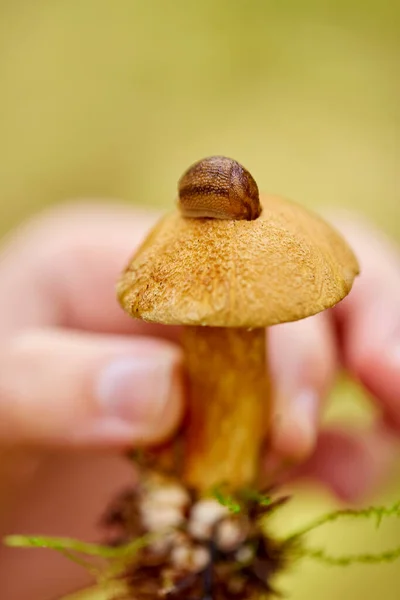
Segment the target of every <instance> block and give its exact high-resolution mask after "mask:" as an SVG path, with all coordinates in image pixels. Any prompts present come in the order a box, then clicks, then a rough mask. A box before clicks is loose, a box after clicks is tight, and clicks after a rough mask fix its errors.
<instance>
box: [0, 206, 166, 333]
mask: <svg viewBox="0 0 400 600" xmlns="http://www.w3.org/2000/svg"><path fill="white" fill-rule="evenodd" d="M157 218H158V213H150V212H147V211H146V212H144V211H139V210H137V209H132V208H130V207H128V206H123V205H118V204H113V205H112V206H110V205H106V204H101V203H93V204H88V203H86V204H79V205H78V204H75V205H74V204H71V205H67V206H65V207H62V208H58V209H56V210H53V211H50V212H48V213H46V214H45V215H44V216H41V217H40V218H37V219H35V220H34V221H33V222H30V223H28V224H27V225H25V226H23V227H22V228H21V229H20V230H19V231H18V232H17V233H16V234H15V235H14V236H13V237H12V239H10V240H9V241H8V243H7V244H6V245H5V246H4V248H3V251H2V253H1V255H0V298H1V305H2V310H1V311H0V335H1V336H2V337H3V338H4V337H5V336H6V335H9V334H10V333H12V332H13V331H16V330H17V329H19V330H22V329H25V328H28V327H37V326H39V325H62V326H67V327H74V328H77V329H85V330H89V331H99V332H104V333H133V332H135V333H139V334H140V333H146V334H155V335H163V336H168V337H170V338H173V337H174V336H175V328H173V327H168V328H167V327H165V328H162V327H160V326H149V325H146V324H144V323H142V322H141V321H138V320H133V319H131V318H130V317H128V316H127V315H126V314H125V313H124V312H123V311H122V309H121V308H120V306H119V305H118V302H117V299H116V293H115V285H116V282H117V279H118V277H119V275H120V273H121V271H122V269H123V268H124V267H125V265H126V264H127V262H128V259H129V258H130V256H131V255H132V253H133V252H134V251H135V249H136V248H137V246H138V245H139V244H140V243H141V241H142V239H143V238H144V237H145V236H146V235H147V233H148V230H149V228H150V227H152V226H153V224H154V222H155V221H156V219H157Z"/></svg>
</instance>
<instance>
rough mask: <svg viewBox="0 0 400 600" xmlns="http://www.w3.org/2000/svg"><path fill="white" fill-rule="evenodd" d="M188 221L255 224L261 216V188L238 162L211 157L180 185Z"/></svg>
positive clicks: (188, 173)
mask: <svg viewBox="0 0 400 600" xmlns="http://www.w3.org/2000/svg"><path fill="white" fill-rule="evenodd" d="M178 191H179V199H178V205H179V208H180V211H181V213H182V215H183V216H184V217H208V218H212V219H233V220H247V221H252V220H253V219H256V218H257V217H259V216H260V214H261V204H260V199H259V193H258V187H257V184H256V182H255V181H254V179H253V177H252V176H251V175H250V173H249V172H248V171H247V170H246V169H245V168H244V167H242V165H240V164H239V163H238V162H236V160H233V159H231V158H226V157H225V156H210V157H208V158H203V159H202V160H200V161H198V162H196V163H195V164H193V165H192V166H191V167H189V169H188V170H187V171H186V172H185V173H184V174H183V175H182V177H181V178H180V180H179V183H178Z"/></svg>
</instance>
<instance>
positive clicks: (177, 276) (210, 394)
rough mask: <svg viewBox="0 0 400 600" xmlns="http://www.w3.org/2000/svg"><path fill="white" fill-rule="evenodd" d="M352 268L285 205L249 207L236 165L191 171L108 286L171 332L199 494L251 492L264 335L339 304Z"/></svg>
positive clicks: (347, 253) (328, 235) (331, 236)
mask: <svg viewBox="0 0 400 600" xmlns="http://www.w3.org/2000/svg"><path fill="white" fill-rule="evenodd" d="M358 272H359V268H358V264H357V260H356V258H355V256H354V254H353V252H352V251H351V249H350V248H349V246H348V245H347V243H346V241H345V240H344V239H343V238H342V237H341V235H339V233H338V232H337V231H336V230H335V229H333V228H332V227H331V226H330V225H328V224H327V223H326V222H325V221H324V220H322V219H321V218H320V217H319V216H316V215H314V214H312V213H311V212H309V211H308V210H306V209H305V208H303V207H301V206H299V205H298V204H296V203H294V202H291V201H289V200H286V199H283V198H280V197H277V196H272V195H265V196H263V197H262V199H261V201H260V200H259V195H258V188H257V185H256V183H255V181H254V179H253V178H252V177H251V175H250V174H249V173H248V172H247V171H246V170H245V169H244V168H243V167H242V166H241V165H239V163H237V162H236V161H233V160H231V159H228V158H225V157H210V158H207V159H203V160H202V161H199V162H198V163H196V164H195V165H193V166H192V167H190V168H189V169H188V171H187V172H186V173H185V174H184V175H183V177H182V178H181V180H180V184H179V200H178V210H175V211H174V212H172V213H170V214H167V215H166V216H165V217H164V218H162V219H161V221H160V222H159V223H158V224H157V225H156V226H155V227H154V229H153V230H152V232H151V233H150V234H149V236H148V237H147V239H146V240H145V241H144V242H143V244H142V245H141V247H140V248H139V249H138V250H137V251H136V253H135V255H134V257H133V258H132V260H131V262H130V264H129V266H128V267H127V268H126V270H125V272H124V273H123V275H122V277H121V279H120V281H119V283H118V297H119V301H120V303H121V305H122V307H123V308H124V309H125V310H126V311H127V312H128V313H129V314H130V315H131V316H132V317H135V318H139V319H143V320H144V321H149V322H156V323H164V324H166V325H181V326H183V331H182V344H183V349H184V355H185V364H186V371H187V377H188V386H189V391H188V393H189V408H188V420H187V427H186V428H185V432H184V436H185V452H184V465H183V472H182V473H181V474H180V476H182V477H183V479H184V481H185V482H186V484H187V485H189V486H191V487H194V488H195V489H196V490H197V491H198V492H199V493H201V494H203V493H206V492H207V491H209V490H210V489H211V488H213V486H215V485H219V484H221V483H224V484H229V485H230V487H231V488H232V489H240V488H243V487H247V486H256V485H257V475H258V470H259V461H260V454H261V448H262V446H263V441H264V439H265V435H266V431H267V430H268V422H269V413H270V410H271V407H270V404H271V402H270V398H271V386H270V381H269V377H268V368H267V350H266V348H267V337H266V328H268V327H270V326H271V325H277V324H278V323H285V322H288V321H297V320H298V319H303V318H305V317H309V316H311V315H314V314H316V313H319V312H320V311H323V310H325V309H327V308H329V307H332V306H334V305H335V304H337V303H338V302H339V301H340V300H342V299H343V298H344V297H345V296H346V295H347V294H348V293H349V292H350V290H351V287H352V284H353V281H354V278H355V276H356V275H357V274H358Z"/></svg>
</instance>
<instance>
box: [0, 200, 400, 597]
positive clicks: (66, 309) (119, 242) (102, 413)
mask: <svg viewBox="0 0 400 600" xmlns="http://www.w3.org/2000/svg"><path fill="white" fill-rule="evenodd" d="M156 217H157V215H151V214H149V213H145V212H138V211H132V210H130V209H128V208H126V207H111V206H110V207H108V206H106V205H93V206H90V205H85V206H70V207H67V208H64V209H61V210H60V209H58V210H56V211H53V212H51V213H49V214H47V215H45V216H43V217H41V218H38V219H36V220H35V221H34V222H33V223H30V224H28V225H27V226H26V227H24V228H22V229H21V230H20V231H19V232H17V234H16V235H15V236H14V237H13V238H11V239H10V240H9V241H8V243H7V244H6V245H5V247H4V249H3V254H2V259H1V260H0V298H1V301H0V305H1V311H0V337H1V347H0V372H1V374H2V375H1V381H0V440H1V442H0V497H1V510H0V524H1V525H2V530H3V533H15V532H24V533H30V532H32V533H37V532H40V533H43V534H46V533H48V534H56V535H69V536H76V537H80V538H87V539H93V537H95V536H96V534H98V532H97V531H96V523H97V522H98V518H99V516H100V514H101V512H102V511H103V510H104V507H105V505H106V504H107V502H108V501H109V499H110V498H111V497H112V496H113V495H114V494H115V492H116V491H118V490H119V489H120V488H121V487H123V486H124V484H127V483H129V482H131V479H132V473H131V471H130V467H129V465H127V464H126V461H124V460H123V459H122V458H121V456H120V454H121V452H120V451H121V450H122V449H124V448H128V447H129V446H131V445H136V446H139V445H141V446H143V445H151V444H153V443H155V442H157V441H160V440H161V439H163V438H165V437H168V436H170V435H172V434H173V431H174V429H175V427H176V426H177V425H178V423H179V420H180V416H181V414H182V408H183V404H184V394H183V387H182V381H181V354H180V349H179V346H178V344H177V339H178V337H177V333H178V332H177V330H176V329H175V328H171V327H162V326H153V325H148V324H144V323H142V322H135V321H132V320H131V319H130V318H128V317H127V316H126V315H125V314H124V313H123V312H122V310H120V309H119V307H118V305H117V303H116V300H115V293H114V283H115V280H116V278H117V276H118V274H119V272H120V270H121V267H122V266H123V265H124V264H125V263H126V261H127V259H128V257H129V256H130V254H131V253H132V251H133V249H134V247H135V246H136V245H137V244H138V243H139V242H140V240H141V239H142V238H143V237H144V236H145V235H146V233H147V230H148V228H149V226H150V225H151V224H152V223H153V222H154V220H155V218H156ZM339 227H340V228H341V229H342V231H343V232H344V233H345V235H346V237H347V239H348V240H349V242H350V244H351V245H352V246H353V247H354V249H355V251H356V253H357V255H358V256H359V258H360V262H361V266H362V276H361V277H360V279H359V281H357V282H356V284H355V287H354V290H353V291H352V293H351V295H350V296H349V298H348V299H346V300H345V301H343V302H342V303H341V304H340V305H339V306H338V307H336V308H335V309H334V310H332V311H327V312H326V313H323V314H322V315H318V316H317V317H312V318H310V319H306V320H304V321H301V322H298V323H295V324H287V325H281V326H279V327H276V328H272V330H271V332H270V336H271V362H272V372H273V380H274V387H275V400H274V402H275V403H274V414H275V417H274V419H273V429H272V438H271V439H272V453H271V456H270V457H269V458H267V461H266V462H267V464H268V463H270V464H271V462H274V463H275V464H276V463H277V462H278V463H279V462H281V461H282V460H283V461H285V460H287V459H289V460H290V461H292V462H301V463H302V465H303V466H302V468H301V470H302V473H304V472H307V474H309V475H312V476H315V477H317V478H319V479H320V480H322V481H324V483H326V484H327V485H329V486H330V487H331V488H332V489H333V490H334V491H335V492H336V493H337V494H338V495H340V496H341V497H342V498H345V499H347V500H351V499H354V498H356V497H359V496H360V495H363V494H364V493H366V492H367V491H368V490H369V489H370V488H371V486H374V485H375V484H376V483H377V480H378V478H379V476H380V475H381V474H382V473H383V472H384V470H385V468H384V467H385V466H387V465H388V463H389V462H390V460H391V459H392V457H393V443H394V442H393V434H392V430H393V428H396V427H397V428H398V427H400V405H398V403H397V398H396V392H397V390H398V389H399V383H400V358H399V352H400V350H399V347H400V331H398V328H399V321H400V313H399V309H398V307H399V306H400V269H399V260H398V256H397V254H396V250H395V249H394V248H393V247H391V245H390V244H389V243H388V242H386V241H385V240H383V239H382V238H381V236H380V234H378V233H377V232H375V231H372V230H371V229H369V228H368V226H364V225H363V226H361V225H360V224H359V223H358V222H354V221H353V222H352V221H351V220H346V219H345V220H343V221H342V222H341V223H340V224H339ZM396 336H397V337H396ZM340 364H343V365H344V366H345V367H346V368H347V369H348V370H349V371H350V372H351V373H352V374H353V375H354V376H356V377H357V378H358V379H360V381H361V382H362V383H363V384H364V385H365V386H366V387H367V388H368V389H369V390H370V391H371V392H372V393H373V394H374V396H375V397H376V399H377V401H378V405H379V407H380V409H381V411H382V414H383V415H384V418H382V419H381V420H380V421H379V423H377V424H376V425H375V426H374V427H373V428H372V429H371V431H369V432H367V433H365V432H364V433H362V434H361V433H351V432H345V431H344V430H336V431H332V430H330V431H322V432H319V429H320V427H319V418H320V415H321V412H322V406H323V403H324V400H325V398H326V396H327V393H328V391H329V388H330V386H331V385H332V382H333V379H334V376H335V373H336V372H337V369H338V366H339V365H340ZM1 521H2V523H1ZM2 552H3V554H1V553H0V564H1V566H0V580H1V581H2V585H3V586H4V585H5V586H6V588H5V589H7V590H8V589H10V590H11V589H12V593H10V597H12V598H13V599H15V600H19V599H21V600H23V599H25V598H29V599H30V600H34V598H41V600H43V599H45V598H47V597H48V598H51V597H52V596H54V595H57V594H60V593H61V592H62V591H65V590H68V589H71V588H74V587H75V586H76V585H78V584H79V583H80V582H81V581H83V580H82V573H81V571H80V570H77V569H75V567H74V565H69V564H68V563H67V562H66V561H64V560H61V561H60V560H59V558H58V557H57V556H56V555H53V554H52V553H51V554H47V553H46V552H45V551H43V553H42V552H31V551H16V550H12V551H4V550H3V551H2ZM27 569H28V570H29V571H28V572H29V577H28V578H27V580H24V578H21V577H18V573H19V572H21V571H24V572H26V571H27ZM7 586H8V587H7Z"/></svg>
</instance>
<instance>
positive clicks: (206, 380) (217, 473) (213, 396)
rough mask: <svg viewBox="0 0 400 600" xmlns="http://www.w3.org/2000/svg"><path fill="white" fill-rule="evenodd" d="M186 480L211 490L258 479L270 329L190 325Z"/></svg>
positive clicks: (265, 415) (265, 428)
mask: <svg viewBox="0 0 400 600" xmlns="http://www.w3.org/2000/svg"><path fill="white" fill-rule="evenodd" d="M182 343H183V348H184V352H185V360H186V372H187V376H188V385H189V390H188V392H189V413H188V422H187V426H186V427H185V456H184V472H183V476H184V479H185V481H186V482H187V483H188V484H189V485H190V486H193V487H194V488H196V489H198V490H202V491H204V492H208V491H209V490H210V489H212V488H213V486H215V485H219V484H221V483H222V482H223V483H226V484H229V485H230V486H231V488H232V489H240V488H242V487H244V486H249V485H250V486H251V485H256V480H257V476H258V472H259V461H260V452H261V447H262V445H263V439H264V436H265V433H266V432H267V431H268V418H269V397H270V390H269V379H268V374H267V357H266V333H265V329H253V330H247V329H241V328H224V327H185V328H184V332H183V340H182Z"/></svg>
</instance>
